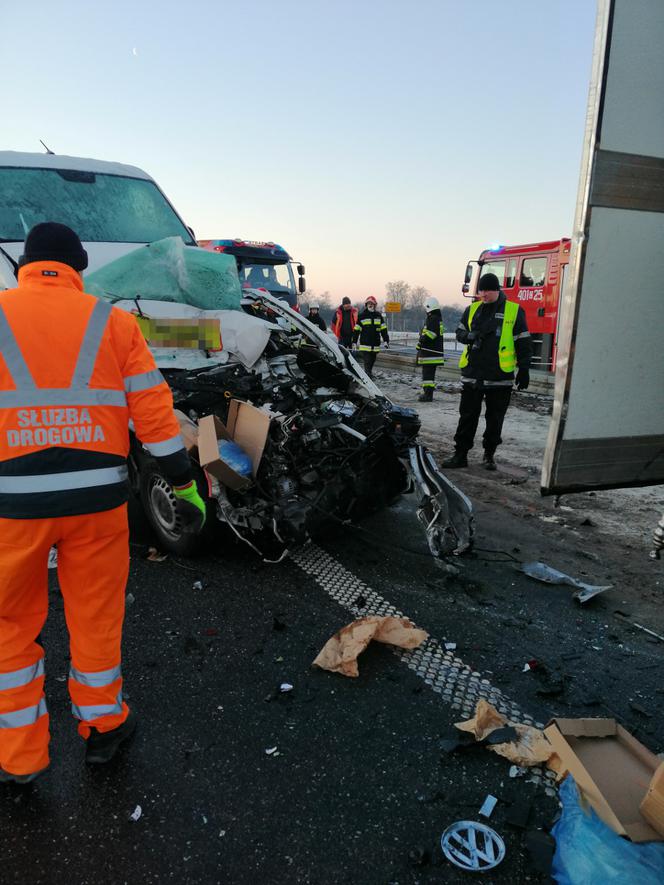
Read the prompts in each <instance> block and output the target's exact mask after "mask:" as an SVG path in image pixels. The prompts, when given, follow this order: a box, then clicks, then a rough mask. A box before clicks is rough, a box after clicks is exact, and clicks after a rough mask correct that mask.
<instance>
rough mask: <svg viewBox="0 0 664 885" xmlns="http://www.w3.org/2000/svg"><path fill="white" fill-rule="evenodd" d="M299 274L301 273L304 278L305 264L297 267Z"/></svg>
mask: <svg viewBox="0 0 664 885" xmlns="http://www.w3.org/2000/svg"><path fill="white" fill-rule="evenodd" d="M297 272H298V273H299V275H300V276H301V277H303V276H304V265H303V264H298V266H297Z"/></svg>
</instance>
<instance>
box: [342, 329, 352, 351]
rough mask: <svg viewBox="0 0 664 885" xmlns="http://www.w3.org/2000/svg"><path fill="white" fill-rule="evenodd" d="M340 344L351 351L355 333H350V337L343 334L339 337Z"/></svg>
mask: <svg viewBox="0 0 664 885" xmlns="http://www.w3.org/2000/svg"><path fill="white" fill-rule="evenodd" d="M339 344H343V346H344V347H347V348H348V349H349V350H350V349H351V347H352V346H353V333H352V332H349V333H348V335H344V334H343V333H342V334H341V336H340V337H339Z"/></svg>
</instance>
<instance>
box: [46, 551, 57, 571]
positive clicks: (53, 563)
mask: <svg viewBox="0 0 664 885" xmlns="http://www.w3.org/2000/svg"><path fill="white" fill-rule="evenodd" d="M48 567H49V568H57V567H58V548H57V547H51V549H50V550H49V551H48Z"/></svg>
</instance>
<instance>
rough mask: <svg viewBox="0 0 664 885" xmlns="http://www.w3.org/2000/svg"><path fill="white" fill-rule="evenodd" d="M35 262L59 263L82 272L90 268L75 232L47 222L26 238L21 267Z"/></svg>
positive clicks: (33, 230) (33, 229)
mask: <svg viewBox="0 0 664 885" xmlns="http://www.w3.org/2000/svg"><path fill="white" fill-rule="evenodd" d="M33 261H59V262H61V263H62V264H68V265H69V267H73V268H74V270H77V271H82V270H85V268H86V267H87V266H88V253H87V252H86V251H85V249H84V248H83V246H82V245H81V241H80V240H79V238H78V236H77V235H76V234H75V233H74V231H73V230H72V229H71V228H70V227H67V225H66V224H58V223H57V222H55V221H45V222H42V223H41V224H35V226H34V227H33V228H32V230H30V231H29V232H28V235H27V237H26V238H25V246H24V251H23V255H21V257H20V258H19V260H18V265H19V267H23V266H24V265H25V264H32V262H33Z"/></svg>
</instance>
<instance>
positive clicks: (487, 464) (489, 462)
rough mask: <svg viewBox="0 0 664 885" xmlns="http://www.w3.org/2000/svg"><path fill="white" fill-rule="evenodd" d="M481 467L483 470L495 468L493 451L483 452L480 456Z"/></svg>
mask: <svg viewBox="0 0 664 885" xmlns="http://www.w3.org/2000/svg"><path fill="white" fill-rule="evenodd" d="M482 467H484V469H485V470H497V469H498V468H497V467H496V462H495V461H494V460H493V452H484V457H483V458H482Z"/></svg>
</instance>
